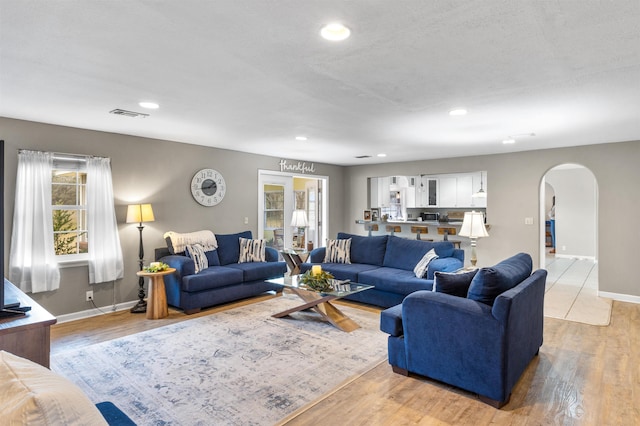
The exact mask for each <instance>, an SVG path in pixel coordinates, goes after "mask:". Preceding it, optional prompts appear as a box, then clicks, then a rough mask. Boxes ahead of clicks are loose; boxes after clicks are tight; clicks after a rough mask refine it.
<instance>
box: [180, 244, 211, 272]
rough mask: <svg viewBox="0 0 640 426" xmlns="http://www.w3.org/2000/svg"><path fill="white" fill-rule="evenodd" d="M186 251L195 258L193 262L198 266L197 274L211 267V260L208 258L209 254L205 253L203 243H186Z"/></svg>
mask: <svg viewBox="0 0 640 426" xmlns="http://www.w3.org/2000/svg"><path fill="white" fill-rule="evenodd" d="M184 251H185V252H186V253H187V256H189V257H190V258H191V259H193V263H194V264H195V267H196V274H197V273H198V272H200V271H202V270H203V269H207V268H208V267H209V260H208V259H207V255H206V254H205V253H204V247H202V245H201V244H190V245H186V246H185V247H184Z"/></svg>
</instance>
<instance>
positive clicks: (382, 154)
mask: <svg viewBox="0 0 640 426" xmlns="http://www.w3.org/2000/svg"><path fill="white" fill-rule="evenodd" d="M386 156H387V154H384V153H380V154H378V157H386Z"/></svg>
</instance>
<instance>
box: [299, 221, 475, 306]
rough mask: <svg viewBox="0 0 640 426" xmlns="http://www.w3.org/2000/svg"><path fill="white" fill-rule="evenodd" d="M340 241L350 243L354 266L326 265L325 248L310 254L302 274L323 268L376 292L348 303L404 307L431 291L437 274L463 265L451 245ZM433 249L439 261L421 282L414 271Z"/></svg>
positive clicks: (343, 235) (393, 239)
mask: <svg viewBox="0 0 640 426" xmlns="http://www.w3.org/2000/svg"><path fill="white" fill-rule="evenodd" d="M337 239H342V240H344V239H351V250H350V261H351V263H324V259H325V254H326V247H319V248H316V249H315V250H313V251H312V252H311V254H310V255H309V259H308V262H305V263H303V264H302V265H301V267H300V271H301V272H302V273H304V272H306V271H308V270H309V269H311V267H312V265H313V264H320V265H322V269H323V270H326V271H328V272H330V273H331V274H332V275H333V276H334V277H335V278H336V279H339V280H347V279H348V280H351V281H353V282H357V283H361V284H368V285H373V286H375V288H373V289H370V290H366V291H362V292H360V293H356V294H353V295H351V296H348V297H345V299H349V300H354V301H357V302H363V303H367V304H370V305H376V306H381V307H383V308H388V307H391V306H395V305H397V304H398V303H402V300H403V299H404V298H405V297H406V296H407V295H409V294H411V293H413V292H415V291H419V290H431V289H432V287H433V276H434V273H435V272H436V271H443V272H450V271H456V270H458V269H460V268H462V266H463V262H464V251H463V250H460V249H455V248H454V247H453V244H452V243H450V242H448V241H440V242H430V241H420V240H409V239H406V238H400V237H396V236H389V235H381V236H372V237H364V236H360V235H354V234H348V233H344V232H340V233H338V235H337ZM431 249H434V250H435V252H436V254H437V255H438V258H437V259H435V260H432V261H431V263H429V267H428V269H427V273H426V276H425V277H424V278H418V277H416V275H415V273H414V272H413V268H414V267H415V266H416V264H417V263H418V262H419V261H420V259H422V257H423V256H424V255H425V254H426V253H427V252H428V251H429V250H431Z"/></svg>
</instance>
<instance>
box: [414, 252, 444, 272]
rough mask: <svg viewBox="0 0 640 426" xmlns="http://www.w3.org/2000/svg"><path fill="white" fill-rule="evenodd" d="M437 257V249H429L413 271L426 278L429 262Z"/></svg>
mask: <svg viewBox="0 0 640 426" xmlns="http://www.w3.org/2000/svg"><path fill="white" fill-rule="evenodd" d="M437 258H438V255H437V254H436V251H435V250H434V249H431V250H429V251H428V252H427V253H426V254H425V255H424V256H422V259H420V262H418V264H417V265H416V267H415V268H413V273H414V274H416V277H418V278H424V276H425V274H426V273H427V269H429V263H431V261H432V260H434V259H437Z"/></svg>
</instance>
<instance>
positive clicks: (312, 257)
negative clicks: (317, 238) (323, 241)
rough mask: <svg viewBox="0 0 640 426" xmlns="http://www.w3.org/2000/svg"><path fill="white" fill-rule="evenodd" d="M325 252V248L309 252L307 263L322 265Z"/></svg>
mask: <svg viewBox="0 0 640 426" xmlns="http://www.w3.org/2000/svg"><path fill="white" fill-rule="evenodd" d="M326 252H327V248H326V247H318V248H315V249H313V250H311V253H310V254H309V263H322V262H324V255H325V253H326Z"/></svg>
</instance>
